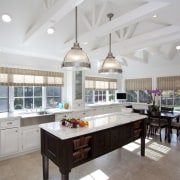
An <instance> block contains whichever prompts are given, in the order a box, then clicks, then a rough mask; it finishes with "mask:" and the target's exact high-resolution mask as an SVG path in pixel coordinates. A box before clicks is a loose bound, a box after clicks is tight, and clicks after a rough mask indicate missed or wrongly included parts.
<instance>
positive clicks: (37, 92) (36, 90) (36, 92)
mask: <svg viewBox="0 0 180 180" xmlns="http://www.w3.org/2000/svg"><path fill="white" fill-rule="evenodd" d="M34 96H42V87H34Z"/></svg>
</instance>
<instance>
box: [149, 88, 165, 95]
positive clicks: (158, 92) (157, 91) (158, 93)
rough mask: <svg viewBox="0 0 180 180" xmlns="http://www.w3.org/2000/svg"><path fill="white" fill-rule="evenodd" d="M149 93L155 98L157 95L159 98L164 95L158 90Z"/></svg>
mask: <svg viewBox="0 0 180 180" xmlns="http://www.w3.org/2000/svg"><path fill="white" fill-rule="evenodd" d="M149 93H150V94H151V95H153V94H154V96H156V95H157V96H161V95H162V93H161V91H160V90H158V89H155V90H150V91H149Z"/></svg>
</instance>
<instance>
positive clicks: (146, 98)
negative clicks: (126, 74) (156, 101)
mask: <svg viewBox="0 0 180 180" xmlns="http://www.w3.org/2000/svg"><path fill="white" fill-rule="evenodd" d="M151 101H152V99H151V94H149V91H147V90H139V102H140V103H148V104H149V103H151Z"/></svg>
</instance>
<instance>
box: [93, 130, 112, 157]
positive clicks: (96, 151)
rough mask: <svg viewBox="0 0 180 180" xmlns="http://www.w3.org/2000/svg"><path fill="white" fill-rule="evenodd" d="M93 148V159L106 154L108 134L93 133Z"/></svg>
mask: <svg viewBox="0 0 180 180" xmlns="http://www.w3.org/2000/svg"><path fill="white" fill-rule="evenodd" d="M93 146H94V148H93V155H94V157H97V156H100V155H103V154H105V153H107V152H108V151H109V150H110V132H109V131H106V130H105V131H100V132H97V133H95V134H94V136H93Z"/></svg>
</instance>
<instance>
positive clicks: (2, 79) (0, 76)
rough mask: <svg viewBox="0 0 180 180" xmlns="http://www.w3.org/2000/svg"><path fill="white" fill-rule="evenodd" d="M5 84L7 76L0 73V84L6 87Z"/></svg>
mask: <svg viewBox="0 0 180 180" xmlns="http://www.w3.org/2000/svg"><path fill="white" fill-rule="evenodd" d="M7 82H8V74H5V73H0V84H1V85H6V83H7Z"/></svg>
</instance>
